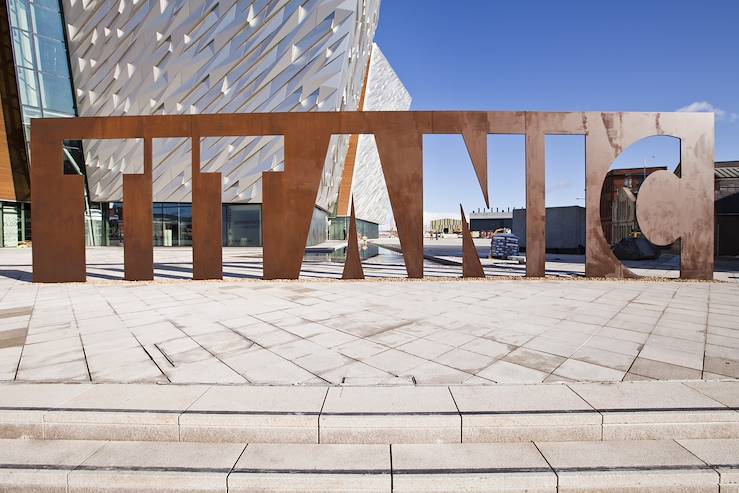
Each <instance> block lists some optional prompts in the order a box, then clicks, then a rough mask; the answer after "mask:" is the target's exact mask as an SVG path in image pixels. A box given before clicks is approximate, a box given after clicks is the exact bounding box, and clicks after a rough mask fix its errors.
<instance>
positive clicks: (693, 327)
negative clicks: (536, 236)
mask: <svg viewBox="0 0 739 493" xmlns="http://www.w3.org/2000/svg"><path fill="white" fill-rule="evenodd" d="M6 252H8V253H6ZM120 252H121V249H113V248H109V249H91V251H90V254H89V255H88V257H89V265H90V276H89V279H90V281H89V282H88V283H86V284H74V283H72V284H57V285H53V284H51V285H40V284H33V283H30V282H28V278H27V277H26V276H24V275H23V272H24V269H26V268H28V266H27V264H26V263H29V264H30V252H29V251H28V250H8V251H3V252H2V255H3V257H2V259H3V260H2V262H0V263H1V264H2V269H3V270H2V272H1V273H2V275H3V276H4V277H2V278H1V279H0V379H1V380H4V381H11V380H17V381H75V382H77V381H93V382H158V383H169V382H171V383H233V384H236V383H252V384H302V385H338V384H343V385H371V384H399V385H414V384H417V385H424V384H492V383H523V382H526V383H529V382H557V381H565V382H567V381H620V380H641V379H723V378H737V377H739V356H738V355H739V323H738V322H737V320H739V306H738V305H737V300H739V285H737V284H736V283H726V282H679V281H667V282H657V281H605V280H584V279H577V280H566V279H546V280H527V279H519V280H503V279H487V280H478V281H471V280H458V279H456V280H450V279H435V280H434V279H431V280H425V281H411V280H402V279H390V280H367V281H356V282H338V281H331V280H326V279H323V280H305V281H256V280H254V279H253V277H254V276H252V275H247V274H246V268H241V267H238V268H236V267H234V268H233V269H234V272H236V270H238V269H240V270H242V271H244V273H243V275H241V276H237V275H233V276H229V275H226V279H225V280H224V281H180V280H178V279H180V278H182V277H189V276H190V274H189V271H188V269H190V268H191V266H187V264H186V263H185V264H184V265H185V267H182V268H181V269H180V271H177V270H176V268H178V267H177V266H178V263H177V262H176V261H172V258H170V259H169V260H168V261H167V262H164V263H162V264H160V266H159V267H158V279H162V280H161V281H154V282H150V283H135V284H134V283H127V282H121V281H116V280H110V279H109V278H108V277H106V276H105V275H103V274H102V273H111V272H117V270H118V269H119V268H120V270H122V266H120V267H119V265H118V264H116V263H115V261H117V260H116V259H115V258H113V257H115V255H116V254H120ZM237 252H239V253H238V255H237V254H236V253H233V251H230V252H227V253H226V254H224V265H226V266H227V268H228V266H229V265H230V264H231V263H232V260H233V259H234V258H235V257H238V256H240V258H241V259H242V260H243V261H244V262H246V263H249V262H261V259H259V258H258V257H250V256H249V255H250V254H249V252H245V251H244V250H241V249H239V250H237ZM167 254H168V255H170V256H172V257H176V256H177V255H180V256H182V259H181V260H182V261H183V262H185V259H184V257H185V256H186V255H187V253H186V251H184V250H176V251H173V252H172V253H167ZM156 255H157V256H161V255H162V252H161V251H158V252H157V254H156ZM111 258H112V260H111ZM397 261H398V262H400V259H397ZM24 262H26V263H24ZM329 264H330V265H329ZM432 264H433V263H432ZM332 265H339V268H338V272H340V265H341V264H335V263H331V262H327V261H325V262H317V263H316V264H315V265H313V264H311V263H310V262H307V263H306V264H305V265H304V272H306V271H315V272H323V271H322V270H321V269H325V268H327V267H326V266H329V267H330V266H332ZM381 266H382V267H383V269H384V268H386V267H387V266H386V265H381ZM429 270H430V271H431V272H429V274H432V275H433V273H437V274H438V275H441V273H445V274H446V277H449V276H452V275H454V271H453V267H452V266H450V267H444V266H439V265H436V264H433V265H432V267H431V268H430V269H429ZM437 270H438V272H437ZM170 273H172V275H171V277H174V279H172V278H170V276H169V274H170ZM165 274H166V275H165ZM323 274H325V272H323ZM117 275H120V272H118V274H117ZM316 275H317V277H331V276H330V275H328V274H325V275H318V274H316ZM457 275H458V274H457ZM110 277H113V278H115V276H110ZM306 277H307V276H306ZM164 279H167V280H164Z"/></svg>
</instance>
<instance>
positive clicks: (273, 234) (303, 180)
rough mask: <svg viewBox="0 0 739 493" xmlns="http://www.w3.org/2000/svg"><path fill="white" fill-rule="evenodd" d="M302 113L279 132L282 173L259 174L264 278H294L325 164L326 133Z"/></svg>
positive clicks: (320, 122) (320, 121)
mask: <svg viewBox="0 0 739 493" xmlns="http://www.w3.org/2000/svg"><path fill="white" fill-rule="evenodd" d="M314 115H315V114H305V117H306V118H305V120H306V121H305V122H303V125H301V126H300V127H297V126H294V127H291V128H290V129H289V130H288V131H287V132H286V133H285V171H281V172H280V171H268V172H265V173H262V200H263V201H264V206H263V208H262V241H263V245H264V247H263V249H262V251H263V264H264V275H263V277H264V278H265V279H297V278H298V276H300V266H301V265H302V263H303V255H304V254H305V244H306V241H307V239H308V231H309V230H310V223H311V219H312V217H313V208H314V207H315V204H316V196H317V195H318V187H319V185H320V184H321V175H322V174H323V167H324V164H325V162H326V153H327V152H328V145H329V141H330V140H331V131H330V129H329V128H328V126H327V125H326V123H325V120H324V119H322V118H320V117H315V116H314Z"/></svg>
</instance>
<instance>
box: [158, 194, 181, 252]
mask: <svg viewBox="0 0 739 493" xmlns="http://www.w3.org/2000/svg"><path fill="white" fill-rule="evenodd" d="M179 226H180V225H179V211H178V206H177V204H163V205H162V228H163V229H162V244H163V245H164V246H179V244H180V241H179V234H180V227H179Z"/></svg>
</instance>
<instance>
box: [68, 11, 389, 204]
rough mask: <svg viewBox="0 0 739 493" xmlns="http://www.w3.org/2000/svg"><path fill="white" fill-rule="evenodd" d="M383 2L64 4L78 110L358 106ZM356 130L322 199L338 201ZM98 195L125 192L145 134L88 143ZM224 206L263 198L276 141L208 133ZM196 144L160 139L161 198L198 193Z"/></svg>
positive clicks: (279, 155)
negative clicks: (263, 183) (194, 180)
mask: <svg viewBox="0 0 739 493" xmlns="http://www.w3.org/2000/svg"><path fill="white" fill-rule="evenodd" d="M379 3H380V2H379V0H307V1H305V0H270V1H266V0H156V1H153V0H149V1H147V0H117V1H112V0H63V7H64V15H65V19H66V23H67V32H68V39H69V50H70V53H69V55H70V59H71V61H72V71H73V80H74V87H75V89H76V100H77V107H78V112H79V115H80V116H113V115H156V114H195V113H251V112H271V111H340V110H356V109H357V105H358V102H359V99H360V95H361V92H362V83H363V81H364V75H365V70H366V68H367V65H368V59H369V56H370V51H371V45H372V39H373V37H374V32H375V28H376V26H377V16H378V10H379ZM348 140H349V139H348V136H336V137H333V138H332V142H331V146H330V148H329V153H328V155H327V159H326V167H325V173H324V174H323V177H322V183H321V187H320V190H319V193H318V197H317V200H316V203H317V204H318V205H319V206H320V207H322V208H324V209H326V210H331V208H332V207H333V205H334V202H335V200H336V196H337V193H338V186H339V182H340V179H341V170H342V166H343V162H344V157H345V155H346V150H347V147H348ZM84 150H85V158H86V166H87V176H88V181H89V186H90V195H91V199H92V200H94V201H104V202H108V201H117V200H121V198H122V181H123V180H122V173H124V172H125V173H136V172H139V173H140V172H141V171H142V169H143V165H142V146H141V143H140V142H137V141H133V140H132V141H125V142H121V141H107V142H106V141H101V140H99V141H87V142H85V143H84ZM201 160H202V168H203V169H204V170H205V171H219V172H221V173H222V174H223V197H222V199H223V202H231V203H233V202H243V203H246V202H261V201H262V198H261V173H262V172H263V171H267V170H275V169H276V170H279V169H281V166H282V164H283V146H282V139H281V138H279V137H248V136H245V137H239V138H221V139H204V140H203V142H202V145H201ZM191 179H192V177H191V170H190V143H189V142H188V141H186V140H181V141H178V142H173V141H168V142H166V143H161V144H160V145H157V143H156V142H155V146H154V172H153V193H154V197H153V199H154V201H158V202H189V201H191V193H190V188H191Z"/></svg>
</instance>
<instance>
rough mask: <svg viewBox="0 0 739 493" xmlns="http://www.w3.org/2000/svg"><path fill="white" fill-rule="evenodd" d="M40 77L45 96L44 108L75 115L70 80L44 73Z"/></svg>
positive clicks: (42, 92)
mask: <svg viewBox="0 0 739 493" xmlns="http://www.w3.org/2000/svg"><path fill="white" fill-rule="evenodd" d="M39 76H40V79H41V80H40V82H41V87H42V90H41V94H43V108H44V109H46V108H48V109H50V110H55V111H65V112H67V113H68V114H74V102H73V101H72V86H71V82H70V81H69V79H67V78H61V77H57V76H55V75H50V74H44V73H41V74H39Z"/></svg>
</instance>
